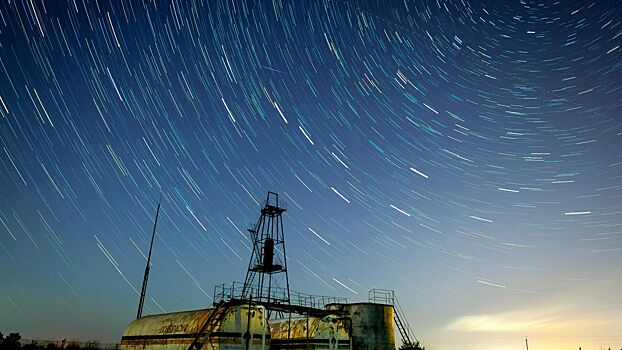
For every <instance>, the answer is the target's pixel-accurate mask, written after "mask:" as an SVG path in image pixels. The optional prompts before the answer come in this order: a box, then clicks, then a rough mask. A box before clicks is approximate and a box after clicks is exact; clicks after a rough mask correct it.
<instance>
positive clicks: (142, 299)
mask: <svg viewBox="0 0 622 350" xmlns="http://www.w3.org/2000/svg"><path fill="white" fill-rule="evenodd" d="M160 204H162V192H160V200H158V209H157V210H156V217H155V221H154V223H153V232H152V233H151V244H150V245H149V255H148V256H147V266H145V277H144V278H143V288H142V290H141V292H140V301H139V302H138V311H137V312H136V318H140V317H141V316H142V315H143V306H144V304H145V294H146V293H147V281H148V280H149V269H150V266H149V265H151V250H152V249H153V239H154V238H155V233H156V226H157V225H158V216H160Z"/></svg>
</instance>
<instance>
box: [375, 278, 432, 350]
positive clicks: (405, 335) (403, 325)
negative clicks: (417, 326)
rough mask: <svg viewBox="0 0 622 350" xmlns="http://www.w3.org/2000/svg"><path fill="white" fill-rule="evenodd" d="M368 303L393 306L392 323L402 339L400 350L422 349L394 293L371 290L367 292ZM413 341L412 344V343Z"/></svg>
mask: <svg viewBox="0 0 622 350" xmlns="http://www.w3.org/2000/svg"><path fill="white" fill-rule="evenodd" d="M369 301H370V302H372V303H382V304H387V305H391V306H393V321H395V326H396V327H397V330H398V332H399V333H400V337H401V339H402V344H403V345H402V347H401V349H415V350H419V349H422V348H421V347H420V345H419V340H418V339H417V337H415V333H414V332H413V330H412V328H410V324H409V323H408V320H407V319H406V315H405V313H404V310H402V307H401V306H400V303H399V302H398V301H397V298H395V292H394V291H392V290H384V289H372V290H370V291H369ZM413 340H414V342H413Z"/></svg>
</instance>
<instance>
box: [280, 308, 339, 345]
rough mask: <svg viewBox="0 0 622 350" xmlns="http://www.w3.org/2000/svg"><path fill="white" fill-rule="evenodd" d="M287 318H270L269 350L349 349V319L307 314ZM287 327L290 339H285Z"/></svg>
mask: <svg viewBox="0 0 622 350" xmlns="http://www.w3.org/2000/svg"><path fill="white" fill-rule="evenodd" d="M288 323H289V320H287V319H284V320H271V321H270V334H271V335H272V344H271V346H270V349H271V350H279V349H310V350H319V349H327V350H337V349H339V350H348V349H350V336H349V328H350V326H349V321H346V320H343V319H340V318H338V317H337V316H335V315H328V316H325V317H313V316H309V317H308V318H307V317H302V318H297V319H292V320H291V326H288ZM288 327H289V335H290V339H289V341H288V340H287V334H288Z"/></svg>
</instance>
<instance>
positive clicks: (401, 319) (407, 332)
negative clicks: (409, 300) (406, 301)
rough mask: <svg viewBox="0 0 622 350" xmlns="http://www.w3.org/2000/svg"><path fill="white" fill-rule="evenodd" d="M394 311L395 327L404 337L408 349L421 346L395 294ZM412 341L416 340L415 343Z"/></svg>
mask: <svg viewBox="0 0 622 350" xmlns="http://www.w3.org/2000/svg"><path fill="white" fill-rule="evenodd" d="M393 310H394V311H395V314H394V315H393V319H394V321H395V325H396V326H397V330H398V331H399V332H400V336H401V337H402V343H404V345H405V346H406V347H407V348H416V346H418V345H419V341H418V340H417V337H415V334H414V333H413V331H412V329H411V328H410V324H408V320H407V319H406V315H404V311H403V310H402V307H401V306H400V303H399V302H398V301H397V299H395V294H393ZM412 339H414V340H415V342H414V343H413V341H412Z"/></svg>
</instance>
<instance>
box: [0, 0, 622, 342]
mask: <svg viewBox="0 0 622 350" xmlns="http://www.w3.org/2000/svg"><path fill="white" fill-rule="evenodd" d="M621 19H622V14H621V9H620V5H619V4H618V3H617V2H616V1H594V2H585V1H563V2H553V1H542V2H536V1H492V2H480V1H467V0H464V1H446V2H443V1H415V2H411V1H405V2H398V1H389V2H373V1H372V2H359V1H272V2H268V1H258V2H255V1H248V2H240V1H175V0H174V1H119V2H117V1H96V2H92V1H79V0H75V1H73V0H72V1H69V2H58V1H48V2H43V1H41V0H32V1H17V2H14V1H4V2H2V4H0V148H2V150H0V171H1V174H2V176H1V177H0V276H2V278H1V280H0V331H2V332H4V333H7V332H9V331H19V332H21V333H22V334H23V336H25V337H28V338H49V337H51V338H61V339H62V338H64V337H78V338H81V339H90V338H97V339H99V340H102V341H112V342H114V341H116V340H118V339H119V338H120V335H121V332H122V330H123V329H124V328H125V326H126V325H127V324H128V323H129V322H130V321H131V320H132V318H133V317H134V315H135V309H136V303H137V301H138V295H137V290H139V289H140V283H141V281H142V273H143V269H144V264H145V258H144V257H143V254H145V253H146V249H147V246H148V239H149V237H150V233H151V227H152V220H153V217H154V215H155V208H156V205H157V203H156V202H157V199H158V196H159V189H160V188H161V189H162V191H163V193H164V200H163V203H162V213H161V214H162V215H161V221H160V222H159V227H158V234H157V240H156V242H155V245H154V256H153V267H152V270H151V271H152V275H151V280H150V285H149V290H148V294H147V303H146V306H145V309H146V312H147V313H157V312H162V310H165V311H177V310H182V309H191V308H201V307H206V306H208V305H210V304H211V299H210V296H211V295H212V289H213V287H214V286H215V285H217V284H221V283H228V282H230V281H232V280H242V279H243V278H244V274H245V269H246V266H247V263H248V258H249V255H250V251H249V244H250V241H249V238H248V236H247V235H246V232H245V228H246V227H247V226H248V224H249V223H251V222H254V221H255V220H256V218H257V216H258V214H259V210H258V209H259V203H260V202H261V201H262V200H263V199H264V198H265V195H266V192H267V191H269V190H271V191H275V192H279V193H280V194H281V196H282V198H283V199H284V200H286V201H287V202H288V209H289V210H288V211H287V212H286V213H285V233H286V239H287V247H288V256H289V258H290V260H289V266H290V268H289V270H290V280H291V285H292V288H293V289H295V290H300V291H305V292H308V293H313V294H328V295H338V296H343V297H347V298H348V299H349V300H366V298H367V290H368V289H370V288H388V289H395V290H396V292H397V294H398V296H399V297H400V299H401V300H402V304H403V305H404V307H405V309H406V311H407V313H408V315H409V317H410V320H411V324H412V325H413V326H414V329H415V333H416V334H417V335H418V337H419V338H421V339H422V340H423V342H424V344H426V345H427V346H429V347H430V348H438V349H441V348H451V347H454V346H455V345H457V344H462V345H464V344H468V345H467V347H471V348H473V349H483V348H496V349H500V348H504V347H505V348H512V347H513V346H523V343H522V339H523V337H524V336H525V335H529V336H530V337H533V338H534V341H535V342H536V344H538V343H537V342H538V341H540V343H539V344H540V348H545V347H560V346H566V344H568V346H572V347H574V346H575V345H580V344H579V343H582V344H592V345H593V346H614V347H615V346H620V345H622V344H621V343H622V338H620V334H619V324H620V322H622V320H621V319H620V311H622V299H621V298H620V296H619V290H620V288H621V287H622V278H621V277H620V268H619V266H620V265H621V264H622V254H621V253H622V228H621V226H622V219H621V218H622V216H621V213H622V122H621V117H620V113H621V112H622V79H621V78H620V77H621V76H622V74H621V70H622V59H621V56H620V53H621V50H620V44H621V43H622V20H621ZM584 348H585V347H584Z"/></svg>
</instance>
